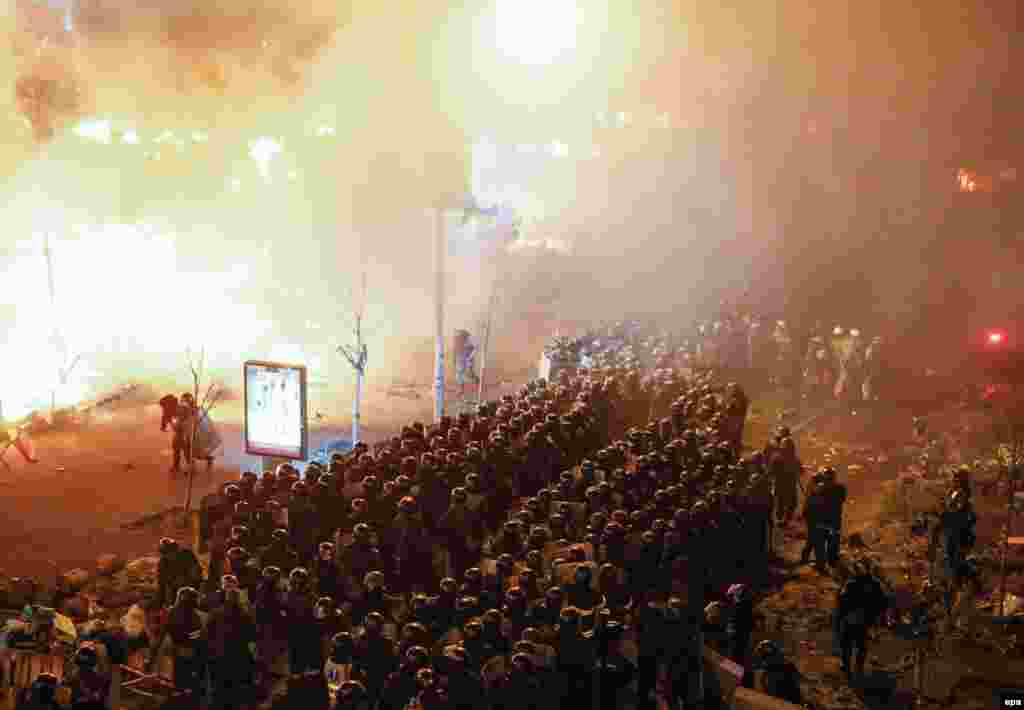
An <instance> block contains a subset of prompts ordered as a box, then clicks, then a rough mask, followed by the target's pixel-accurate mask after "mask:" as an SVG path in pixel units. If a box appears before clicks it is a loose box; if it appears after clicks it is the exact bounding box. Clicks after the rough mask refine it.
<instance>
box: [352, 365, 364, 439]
mask: <svg viewBox="0 0 1024 710" xmlns="http://www.w3.org/2000/svg"><path fill="white" fill-rule="evenodd" d="M362 402H363V370H362V369H357V370H356V393H355V397H354V398H353V399H352V444H353V446H354V445H355V443H356V442H357V441H359V419H360V412H361V411H362Z"/></svg>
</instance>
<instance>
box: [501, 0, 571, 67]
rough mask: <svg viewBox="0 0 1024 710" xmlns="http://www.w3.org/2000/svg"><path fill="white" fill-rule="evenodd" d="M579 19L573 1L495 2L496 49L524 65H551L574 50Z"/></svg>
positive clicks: (523, 0) (504, 0)
mask: <svg viewBox="0 0 1024 710" xmlns="http://www.w3.org/2000/svg"><path fill="white" fill-rule="evenodd" d="M580 16H581V13H580V9H579V7H577V5H576V3H575V2H574V1H573V0H546V1H544V0H498V5H497V8H496V12H495V20H496V22H497V26H496V28H495V29H496V33H495V37H496V41H497V44H498V49H499V50H501V52H502V53H503V54H505V55H506V56H508V57H509V58H510V59H514V60H516V61H518V62H521V63H523V64H531V65H543V64H551V63H552V62H553V61H555V60H556V59H558V58H559V57H560V56H562V55H563V54H565V53H566V52H570V51H572V50H574V49H575V48H576V30H577V28H578V26H579V22H580Z"/></svg>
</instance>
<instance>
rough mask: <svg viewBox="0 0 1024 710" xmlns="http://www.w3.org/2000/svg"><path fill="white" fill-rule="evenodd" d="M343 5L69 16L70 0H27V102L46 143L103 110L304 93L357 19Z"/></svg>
mask: <svg viewBox="0 0 1024 710" xmlns="http://www.w3.org/2000/svg"><path fill="white" fill-rule="evenodd" d="M343 8H344V3H341V4H339V3H309V2H301V1H300V2H291V3H287V4H285V3H279V4H271V3H261V2H255V1H251V0H240V1H235V0H231V2H221V3H208V2H196V1H193V2H123V1H117V2H113V1H111V0H83V2H81V3H78V4H77V5H76V6H75V7H74V11H73V12H72V13H70V14H66V12H65V11H63V10H62V9H61V7H60V3H51V4H50V7H49V8H47V7H46V6H45V5H44V6H43V7H42V9H40V7H39V5H38V4H36V3H34V2H32V1H31V0H19V4H18V6H17V11H16V17H15V31H14V33H13V45H14V46H15V52H16V55H17V63H18V70H17V79H16V89H15V91H16V96H17V105H18V108H19V111H20V112H21V113H22V115H24V116H25V118H27V119H28V120H29V121H30V122H31V124H32V126H33V131H34V136H35V139H36V140H37V141H41V142H42V141H47V140H49V139H51V138H53V136H54V135H55V133H56V132H57V130H59V128H60V127H61V126H62V124H65V123H67V122H68V121H69V120H72V119H74V118H78V117H82V116H86V115H89V114H94V113H98V112H100V113H102V112H111V111H124V110H125V109H129V110H134V111H135V112H138V113H141V114H143V115H152V114H154V113H160V112H163V111H175V110H176V111H178V112H188V113H191V114H193V115H196V114H203V113H211V112H212V113H216V112H217V111H218V110H220V109H222V108H223V105H224V104H226V103H234V104H238V103H244V102H253V101H257V102H260V103H265V102H266V101H267V99H268V98H270V97H278V98H280V97H285V98H287V97H294V96H296V95H298V94H300V93H302V91H303V90H304V88H305V83H306V81H307V79H308V75H309V69H310V67H311V66H312V64H313V63H314V62H316V60H317V59H318V57H319V56H320V55H321V54H322V53H323V52H324V50H325V49H326V48H327V47H328V46H329V44H330V43H331V41H332V40H333V38H334V36H335V34H336V32H337V31H338V29H339V28H340V27H342V26H343V25H344V24H346V23H347V21H348V19H349V17H348V15H347V14H346V12H345V11H344V10H343ZM61 18H63V20H62V19H61ZM252 107H253V106H252V105H251V104H250V108H252Z"/></svg>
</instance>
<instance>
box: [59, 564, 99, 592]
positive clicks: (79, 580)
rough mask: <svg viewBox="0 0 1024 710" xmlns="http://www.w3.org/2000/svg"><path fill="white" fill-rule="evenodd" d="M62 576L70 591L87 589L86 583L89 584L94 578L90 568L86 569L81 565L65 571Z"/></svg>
mask: <svg viewBox="0 0 1024 710" xmlns="http://www.w3.org/2000/svg"><path fill="white" fill-rule="evenodd" d="M61 578H62V579H63V581H64V586H65V588H66V589H67V590H68V591H71V592H80V591H81V590H83V589H85V585H87V584H88V583H89V581H90V579H92V575H91V574H90V573H89V571H88V570H84V569H82V568H80V567H79V568H76V569H73V570H71V571H69V572H65V573H64V574H63V575H61Z"/></svg>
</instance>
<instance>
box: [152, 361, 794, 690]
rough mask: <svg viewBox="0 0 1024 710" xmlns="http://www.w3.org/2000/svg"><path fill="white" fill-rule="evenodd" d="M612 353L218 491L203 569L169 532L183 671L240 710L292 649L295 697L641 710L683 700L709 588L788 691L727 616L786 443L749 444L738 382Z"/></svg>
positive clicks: (761, 538)
mask: <svg viewBox="0 0 1024 710" xmlns="http://www.w3.org/2000/svg"><path fill="white" fill-rule="evenodd" d="M623 364H624V363H622V362H616V361H615V358H614V357H613V356H612V355H611V354H608V353H606V354H605V357H604V358H603V360H602V365H603V369H601V370H596V369H595V370H581V371H579V372H576V373H570V372H568V371H566V372H563V373H562V374H561V375H560V376H559V378H558V379H557V381H555V382H550V383H547V382H544V381H536V382H533V383H531V384H530V385H528V386H525V387H523V388H522V389H521V390H520V391H519V392H518V393H517V394H516V395H510V396H505V397H503V398H502V399H501V400H500V401H497V402H492V403H487V404H484V405H481V406H480V407H479V408H478V409H477V411H476V412H475V414H473V415H460V416H458V417H455V418H449V417H444V418H442V419H441V420H440V421H439V422H438V423H437V424H436V425H435V426H431V427H427V426H424V425H423V424H420V423H414V424H412V425H411V426H407V427H403V428H402V430H401V432H400V434H399V435H398V436H396V437H394V438H392V439H391V440H390V441H388V442H385V444H384V445H383V446H380V447H379V448H377V450H376V451H373V452H371V451H370V450H369V448H368V447H367V446H365V445H363V444H358V445H357V446H356V447H355V449H354V450H353V451H352V452H351V454H349V455H340V454H338V455H335V456H333V457H332V460H331V461H330V464H329V465H328V466H321V465H315V464H313V465H310V466H309V467H308V468H307V469H306V471H305V474H304V476H301V477H300V476H299V474H298V472H297V471H296V470H295V468H294V467H292V466H291V465H288V464H283V465H281V466H279V467H278V468H277V470H276V471H274V472H264V473H263V474H261V475H256V474H254V473H246V474H243V475H242V477H241V480H239V481H238V482H237V483H232V484H228V485H226V486H225V487H224V489H223V491H222V492H221V494H220V495H218V496H216V497H215V498H214V499H212V500H211V501H208V504H207V506H206V508H205V511H204V513H205V517H206V525H205V527H206V528H207V529H208V531H209V535H210V563H209V570H208V573H207V574H206V575H205V577H203V576H202V575H201V573H200V572H198V571H197V566H196V565H195V564H194V555H193V554H192V553H191V551H189V550H187V549H186V548H184V547H182V546H179V545H177V544H176V543H175V542H174V541H172V540H165V541H163V542H162V544H161V560H162V561H161V567H160V575H159V577H160V578H159V586H160V591H159V597H160V601H161V603H163V604H171V603H172V602H173V605H172V606H171V608H170V612H169V618H168V620H167V623H166V625H165V626H164V630H163V633H162V634H161V639H169V641H170V645H171V647H172V654H173V658H174V668H175V681H176V683H177V684H178V685H179V686H181V687H183V688H188V689H190V690H191V691H192V693H193V694H194V695H195V696H197V697H198V696H200V695H204V694H205V693H206V692H207V691H209V692H210V693H212V697H213V700H214V703H215V704H216V705H217V706H218V707H221V706H223V707H239V706H243V705H245V704H246V703H249V702H252V701H253V700H254V698H253V697H252V693H251V692H250V691H252V690H253V689H254V688H261V687H262V688H263V689H264V690H266V689H268V687H269V686H270V685H272V684H273V683H274V681H275V668H274V662H275V660H277V659H281V658H283V657H286V658H287V666H288V668H287V672H288V674H289V675H290V680H289V687H290V688H291V690H290V691H289V694H288V697H289V698H292V699H293V700H294V698H295V697H300V696H301V697H303V698H306V699H309V698H318V699H319V700H316V702H318V703H321V704H322V703H324V702H327V698H329V697H331V696H332V695H333V700H334V701H335V702H336V703H337V705H338V706H339V707H358V708H371V707H381V708H405V707H407V706H410V704H412V705H413V706H416V707H423V708H435V707H436V708H447V707H473V708H502V707H506V706H507V707H512V706H517V707H533V708H555V707H561V706H564V705H566V704H568V703H570V702H571V703H577V702H582V703H583V704H586V705H593V704H601V703H604V704H605V706H606V707H612V706H617V705H620V704H621V703H622V702H624V701H623V698H633V699H634V700H633V701H632V702H634V703H635V704H637V705H640V706H643V707H654V703H655V702H656V696H655V690H656V687H657V688H659V689H660V690H659V693H660V694H661V695H662V696H663V697H665V698H666V699H667V700H668V701H669V702H670V703H676V704H678V706H679V707H682V706H683V705H684V704H685V703H686V702H687V701H688V700H690V699H692V698H693V697H694V696H695V689H694V687H693V686H694V685H695V683H696V682H697V681H696V680H695V679H696V678H697V677H699V673H695V672H694V663H693V662H692V661H693V658H692V657H693V655H694V653H693V650H694V646H693V640H694V639H695V638H699V636H696V633H697V629H696V628H695V626H697V625H700V626H701V630H704V625H703V624H702V623H701V622H702V621H703V616H704V614H703V609H704V600H708V601H714V600H721V601H722V602H723V603H724V604H725V608H726V610H727V613H726V617H727V619H728V621H727V623H726V624H725V625H724V627H723V634H724V635H723V636H722V639H726V640H727V642H726V646H725V647H724V650H726V651H727V652H728V654H729V655H731V656H732V657H734V659H736V660H737V661H739V662H740V663H742V664H745V667H746V668H748V669H757V674H756V675H757V679H758V680H757V682H758V683H759V684H760V685H761V687H762V688H763V689H767V690H772V689H775V692H776V693H778V694H785V695H788V696H789V699H798V698H794V697H793V696H794V695H795V694H796V695H798V693H799V688H798V686H797V684H796V682H795V680H794V672H795V671H794V669H793V667H792V664H790V663H788V662H786V661H785V660H784V659H783V658H782V654H781V651H780V648H779V647H778V646H777V645H775V644H773V643H771V642H766V643H764V644H761V645H759V646H758V648H757V649H756V653H753V654H752V653H751V649H750V648H749V646H750V638H751V633H752V631H753V628H752V625H753V621H752V618H750V617H749V615H745V614H742V613H739V610H741V609H742V608H744V605H746V604H748V603H752V600H751V599H750V595H751V590H752V589H753V588H755V587H754V585H756V583H757V582H758V581H759V580H760V579H761V578H762V575H763V574H764V572H765V571H766V568H767V562H768V556H769V552H770V549H769V548H770V546H771V544H772V535H773V511H774V510H775V497H776V495H779V496H780V497H781V498H782V499H783V500H784V501H786V504H787V505H788V506H789V508H790V510H789V514H790V515H791V514H792V513H793V509H795V507H796V500H797V497H796V490H795V488H796V486H797V485H798V477H799V462H798V461H796V459H795V450H794V449H793V446H792V440H791V439H790V438H788V437H787V436H784V435H782V436H780V437H778V439H777V440H776V441H775V442H773V443H772V445H770V446H769V447H768V448H767V449H766V450H765V451H757V452H754V453H753V454H751V455H749V456H742V455H741V452H742V448H741V446H742V435H743V428H744V421H745V418H746V414H747V408H748V406H749V403H748V402H747V399H746V396H745V395H744V393H743V391H742V389H741V388H740V387H739V386H737V385H734V384H733V385H722V384H720V383H718V382H716V381H715V378H714V377H713V375H712V374H711V373H710V372H703V373H699V374H695V373H693V372H690V373H688V376H683V375H682V374H680V373H679V372H677V371H674V370H670V369H659V370H658V371H657V372H656V373H653V372H651V371H646V372H645V371H643V370H641V369H640V368H638V367H635V366H634V367H629V366H622V365H623ZM626 364H628V363H626ZM780 434H784V432H780ZM776 478H777V479H778V480H776ZM787 481H788V483H787ZM787 485H788V486H789V488H791V489H792V490H791V491H789V492H783V493H779V491H780V490H782V489H785V488H786V486H787ZM696 568H700V574H699V576H697V577H695V576H694V570H695V569H696ZM694 579H699V580H700V584H701V589H700V593H699V594H697V593H696V592H695V591H694V590H693V581H694ZM695 599H700V600H701V601H700V602H699V607H697V612H696V614H694V613H692V611H691V610H693V609H694V602H695ZM695 622H696V623H695ZM211 627H212V629H213V630H212V631H211ZM706 630H707V631H708V633H709V634H712V635H713V632H714V629H713V628H712V627H711V626H708V627H707V629H706ZM630 648H632V649H633V650H632V651H630V650H629V649H630ZM254 651H255V652H254ZM698 668H699V665H698ZM750 675H751V678H753V677H754V675H755V674H753V673H751V674H750ZM627 688H628V689H629V690H628V691H627ZM624 693H625V694H624ZM707 695H708V696H709V697H710V696H711V693H708V694H707ZM282 702H287V701H282Z"/></svg>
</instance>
